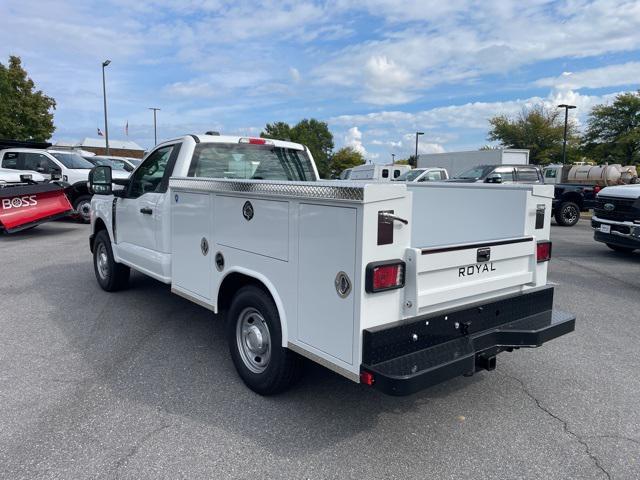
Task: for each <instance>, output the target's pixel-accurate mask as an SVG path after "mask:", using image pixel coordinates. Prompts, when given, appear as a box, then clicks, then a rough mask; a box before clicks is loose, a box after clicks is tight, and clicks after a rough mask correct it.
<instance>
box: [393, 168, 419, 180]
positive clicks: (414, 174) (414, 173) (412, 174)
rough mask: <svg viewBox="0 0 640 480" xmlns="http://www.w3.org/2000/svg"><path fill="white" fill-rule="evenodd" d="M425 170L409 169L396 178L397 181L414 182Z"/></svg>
mask: <svg viewBox="0 0 640 480" xmlns="http://www.w3.org/2000/svg"><path fill="white" fill-rule="evenodd" d="M423 172H424V170H422V169H419V168H416V169H414V170H407V171H406V172H404V173H403V174H402V175H400V176H399V177H398V178H396V181H398V182H413V181H414V180H415V179H416V178H418V177H419V176H420V175H422V173H423Z"/></svg>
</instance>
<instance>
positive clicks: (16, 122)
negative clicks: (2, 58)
mask: <svg viewBox="0 0 640 480" xmlns="http://www.w3.org/2000/svg"><path fill="white" fill-rule="evenodd" d="M55 108H56V102H55V100H54V99H53V98H51V97H48V96H46V95H45V94H43V93H42V91H41V90H36V89H35V84H34V83H33V80H31V79H30V78H29V77H28V76H27V72H26V71H25V70H24V69H23V68H22V62H21V61H20V57H15V56H11V57H9V65H8V66H5V65H3V64H2V63H0V138H10V139H15V140H34V141H39V142H42V141H45V140H48V139H49V138H51V135H52V134H53V131H54V130H55V127H54V126H53V110H55Z"/></svg>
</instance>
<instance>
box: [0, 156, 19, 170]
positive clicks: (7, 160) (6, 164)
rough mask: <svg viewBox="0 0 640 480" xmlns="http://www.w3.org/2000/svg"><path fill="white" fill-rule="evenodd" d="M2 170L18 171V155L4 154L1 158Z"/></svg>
mask: <svg viewBox="0 0 640 480" xmlns="http://www.w3.org/2000/svg"><path fill="white" fill-rule="evenodd" d="M2 168H11V169H14V170H19V169H20V167H18V153H17V152H7V153H5V154H4V157H3V158H2Z"/></svg>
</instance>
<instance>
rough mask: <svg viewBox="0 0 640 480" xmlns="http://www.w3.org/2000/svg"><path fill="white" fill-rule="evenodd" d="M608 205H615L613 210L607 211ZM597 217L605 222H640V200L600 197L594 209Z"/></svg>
mask: <svg viewBox="0 0 640 480" xmlns="http://www.w3.org/2000/svg"><path fill="white" fill-rule="evenodd" d="M606 204H611V205H613V207H614V208H613V210H607V209H605V205H606ZM593 213H594V214H595V216H596V217H598V218H601V219H603V220H614V221H618V222H625V221H626V222H632V221H634V220H640V200H636V199H633V198H615V197H603V196H602V195H599V196H598V198H597V200H596V206H595V208H594V209H593Z"/></svg>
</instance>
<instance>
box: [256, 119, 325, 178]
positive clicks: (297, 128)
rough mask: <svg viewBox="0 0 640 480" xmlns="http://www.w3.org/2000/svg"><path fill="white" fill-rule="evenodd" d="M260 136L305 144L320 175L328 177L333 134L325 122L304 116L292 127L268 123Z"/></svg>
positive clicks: (280, 123)
mask: <svg viewBox="0 0 640 480" xmlns="http://www.w3.org/2000/svg"><path fill="white" fill-rule="evenodd" d="M260 136H261V137H263V138H273V139H276V140H287V141H291V142H296V143H301V144H303V145H306V146H307V147H308V148H309V150H310V151H311V155H313V159H314V160H315V162H316V166H317V167H318V173H319V174H320V177H322V178H329V175H330V170H329V161H330V157H331V152H332V150H333V135H331V132H330V131H329V126H328V125H327V123H326V122H321V121H319V120H316V119H315V118H311V119H306V118H305V119H304V120H301V121H300V122H298V123H297V124H296V125H294V126H293V127H290V126H289V125H288V124H287V123H285V122H276V123H273V124H269V123H268V124H267V126H266V127H265V130H264V131H263V132H262V133H260Z"/></svg>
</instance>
